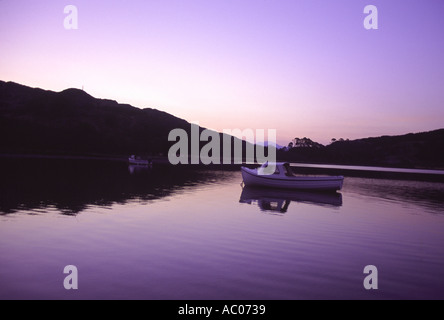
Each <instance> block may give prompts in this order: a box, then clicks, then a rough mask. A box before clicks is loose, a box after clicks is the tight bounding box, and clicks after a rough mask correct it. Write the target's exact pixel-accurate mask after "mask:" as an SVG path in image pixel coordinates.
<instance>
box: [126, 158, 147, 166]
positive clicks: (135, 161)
mask: <svg viewBox="0 0 444 320" xmlns="http://www.w3.org/2000/svg"><path fill="white" fill-rule="evenodd" d="M128 162H129V164H131V165H137V166H148V165H151V164H152V162H151V161H150V160H145V159H140V157H136V156H134V155H132V156H130V157H129V158H128Z"/></svg>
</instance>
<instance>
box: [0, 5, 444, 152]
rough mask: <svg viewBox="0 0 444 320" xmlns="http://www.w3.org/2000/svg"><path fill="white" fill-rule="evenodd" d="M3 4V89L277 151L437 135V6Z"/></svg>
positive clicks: (441, 93)
mask: <svg viewBox="0 0 444 320" xmlns="http://www.w3.org/2000/svg"><path fill="white" fill-rule="evenodd" d="M67 4H68V3H66V2H64V1H56V0H49V1H43V2H42V1H24V0H15V1H11V0H4V1H0V39H1V42H0V52H1V60H0V79H1V80H4V81H14V82H18V83H21V84H24V85H28V86H33V87H40V88H43V89H46V90H54V91H61V90H64V89H66V88H69V87H75V88H82V87H84V90H85V91H87V92H88V93H89V94H91V95H92V96H95V97H98V98H108V99H114V100H117V101H118V102H120V103H129V104H131V105H134V106H136V107H140V108H148V107H151V108H156V109H159V110H162V111H165V112H168V113H171V114H173V115H175V116H177V117H180V118H183V119H186V120H188V121H199V123H200V125H201V126H203V127H208V128H214V129H217V130H219V131H222V130H223V129H226V128H240V129H244V128H253V129H265V130H266V129H277V139H278V141H277V142H278V143H280V144H286V143H288V142H289V141H290V140H291V139H293V138H294V137H296V136H307V137H310V138H311V139H313V140H315V141H318V142H320V143H323V144H327V143H328V142H329V141H330V139H331V138H333V137H335V138H340V137H343V138H350V139H356V138H363V137H368V136H380V135H394V134H404V133H408V132H419V131H427V130H433V129H438V128H441V127H443V122H442V119H444V108H443V101H444V90H442V88H444V59H443V57H444V44H443V41H442V33H443V30H444V20H443V19H442V16H443V13H444V2H442V1H419V0H414V1H400V0H396V1H380V0H377V1H373V3H372V4H373V5H375V6H377V8H378V11H379V29H378V30H366V29H365V28H364V27H363V20H364V18H365V14H364V13H363V8H364V7H365V6H366V5H368V4H369V2H368V1H367V0H366V1H361V0H358V1H357V0H340V1H320V0H298V1H294V0H288V1H246V0H241V1H234V0H230V1H219V0H214V1H195V0H189V1H170V0H167V1H152V0H149V1H131V2H124V1H84V0H75V1H73V2H72V3H69V4H72V5H75V6H76V7H77V8H78V23H79V28H78V30H66V29H65V28H64V25H63V21H64V18H65V17H66V14H65V13H64V11H63V10H64V7H65V6H66V5H67Z"/></svg>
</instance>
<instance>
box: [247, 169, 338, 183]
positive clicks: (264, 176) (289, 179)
mask: <svg viewBox="0 0 444 320" xmlns="http://www.w3.org/2000/svg"><path fill="white" fill-rule="evenodd" d="M241 170H242V171H243V172H245V173H248V174H249V175H251V176H253V177H256V178H262V179H268V180H280V181H298V182H299V181H302V182H303V181H307V182H317V181H322V182H325V181H341V180H342V181H343V180H344V177H343V176H330V177H312V178H310V179H307V178H303V177H297V176H296V177H288V178H285V179H282V178H279V177H270V176H267V175H259V174H254V173H252V172H250V170H254V169H250V168H247V167H241Z"/></svg>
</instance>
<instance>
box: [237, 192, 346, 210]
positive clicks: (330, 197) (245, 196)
mask: <svg viewBox="0 0 444 320" xmlns="http://www.w3.org/2000/svg"><path fill="white" fill-rule="evenodd" d="M292 201H294V202H299V203H309V204H315V205H320V206H325V207H340V206H342V194H341V193H331V192H330V193H323V192H308V191H294V190H284V189H282V190H281V189H266V188H254V187H244V188H243V189H242V193H241V197H240V200H239V202H240V203H247V204H257V205H258V207H259V208H260V209H261V211H264V212H273V213H285V212H287V210H288V207H289V206H290V203H291V202H292Z"/></svg>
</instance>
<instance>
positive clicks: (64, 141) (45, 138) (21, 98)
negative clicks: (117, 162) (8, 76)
mask: <svg viewBox="0 0 444 320" xmlns="http://www.w3.org/2000/svg"><path fill="white" fill-rule="evenodd" d="M189 127H190V125H189V123H188V122H186V121H185V120H182V119H179V118H177V117H174V116H172V115H170V114H168V113H165V112H162V111H159V110H155V109H149V108H148V109H139V108H135V107H132V106H130V105H127V104H119V103H117V102H116V101H112V100H104V99H96V98H94V97H92V96H90V95H89V94H87V93H86V92H84V91H82V90H78V89H67V90H64V91H62V92H59V93H56V92H52V91H45V90H42V89H36V88H29V87H26V86H23V85H20V84H16V83H13V82H3V81H0V134H1V137H2V141H1V150H0V152H2V153H38V154H70V155H78V154H108V155H127V154H133V153H135V154H159V153H164V154H165V153H166V152H167V151H168V149H169V143H168V138H167V137H168V133H169V132H170V130H172V129H174V128H183V129H185V130H187V131H188V130H189Z"/></svg>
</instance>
